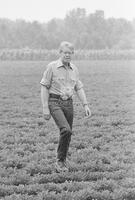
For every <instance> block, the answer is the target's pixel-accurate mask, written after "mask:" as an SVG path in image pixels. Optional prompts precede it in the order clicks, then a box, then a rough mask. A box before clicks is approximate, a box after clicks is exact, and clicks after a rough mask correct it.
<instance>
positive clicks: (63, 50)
mask: <svg viewBox="0 0 135 200" xmlns="http://www.w3.org/2000/svg"><path fill="white" fill-rule="evenodd" d="M59 53H60V57H61V60H62V62H63V63H65V64H66V63H69V62H70V61H71V58H72V55H73V54H74V46H73V44H71V43H70V42H66V41H64V42H61V44H60V47H59Z"/></svg>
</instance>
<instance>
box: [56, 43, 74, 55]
mask: <svg viewBox="0 0 135 200" xmlns="http://www.w3.org/2000/svg"><path fill="white" fill-rule="evenodd" d="M64 47H67V48H69V49H70V50H71V51H72V53H74V45H73V44H72V43H70V42H67V41H63V42H61V43H60V47H59V52H60V53H61V52H62V50H63V48H64Z"/></svg>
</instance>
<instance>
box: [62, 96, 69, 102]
mask: <svg viewBox="0 0 135 200" xmlns="http://www.w3.org/2000/svg"><path fill="white" fill-rule="evenodd" d="M60 98H61V99H62V100H63V101H66V100H68V98H69V97H67V96H66V95H63V96H61V97H60Z"/></svg>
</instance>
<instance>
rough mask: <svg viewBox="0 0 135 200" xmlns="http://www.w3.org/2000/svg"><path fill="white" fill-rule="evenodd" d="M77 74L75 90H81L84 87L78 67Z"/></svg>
mask: <svg viewBox="0 0 135 200" xmlns="http://www.w3.org/2000/svg"><path fill="white" fill-rule="evenodd" d="M76 76H77V81H76V84H75V91H76V92H77V90H80V89H81V88H83V83H82V82H81V81H80V79H79V71H78V69H76Z"/></svg>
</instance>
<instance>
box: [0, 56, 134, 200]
mask: <svg viewBox="0 0 135 200" xmlns="http://www.w3.org/2000/svg"><path fill="white" fill-rule="evenodd" d="M75 63H76V65H77V66H78V68H79V71H80V79H81V80H82V82H83V83H84V88H85V92H86V95H87V99H88V101H89V103H90V107H91V111H92V117H91V118H90V119H85V117H84V111H83V107H82V106H81V104H80V102H79V100H78V99H77V97H76V96H75V97H74V116H75V118H74V126H73V135H72V141H71V144H70V149H69V153H68V163H69V172H64V173H56V172H55V170H54V164H55V161H56V149H57V144H58V138H59V132H58V129H57V127H56V126H55V124H54V122H53V120H52V119H51V120H50V121H49V122H46V121H44V119H43V118H42V106H41V101H40V84H39V82H40V79H41V77H42V74H43V71H44V69H45V66H46V64H47V62H45V61H42V62H29V61H27V62H26V61H21V62H15V61H12V62H10V61H3V62H2V61H1V62H0V87H1V90H0V199H1V200H135V61H118V60H117V61H107V60H106V61H104V60H103V61H76V62H75Z"/></svg>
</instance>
